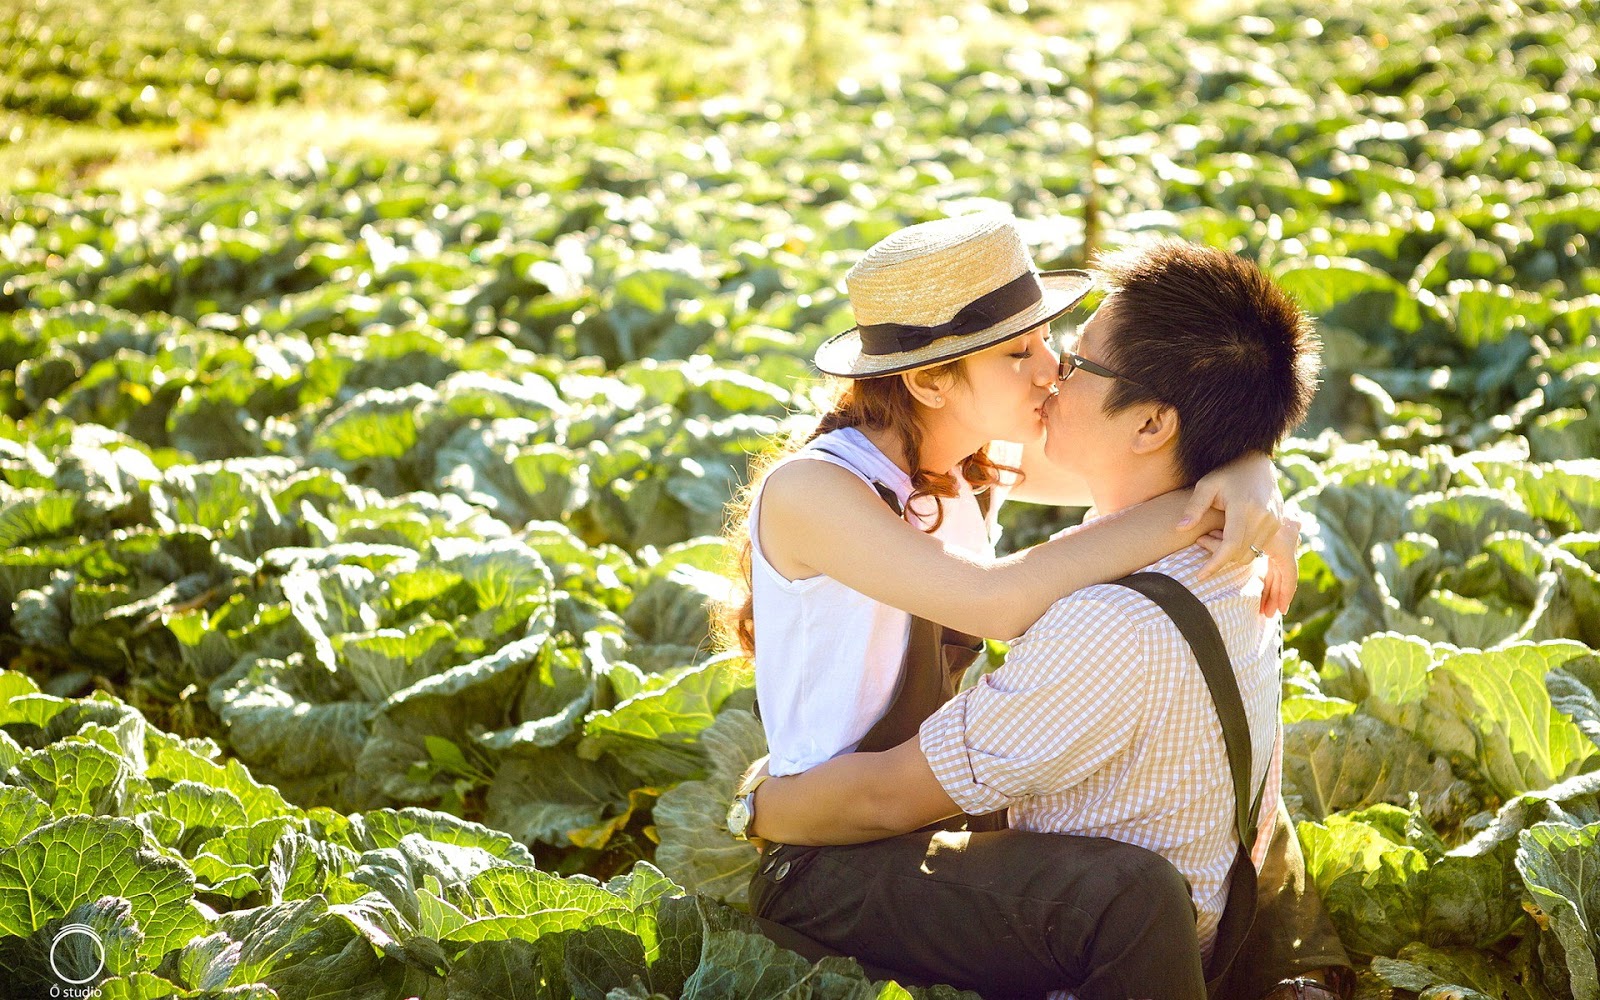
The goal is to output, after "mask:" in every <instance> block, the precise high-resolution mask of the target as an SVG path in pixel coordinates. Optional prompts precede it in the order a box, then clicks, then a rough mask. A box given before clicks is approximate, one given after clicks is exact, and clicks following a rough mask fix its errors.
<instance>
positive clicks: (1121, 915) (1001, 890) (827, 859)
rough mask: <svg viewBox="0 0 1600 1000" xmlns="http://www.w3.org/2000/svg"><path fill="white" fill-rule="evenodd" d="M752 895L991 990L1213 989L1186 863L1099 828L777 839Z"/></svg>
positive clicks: (792, 920) (821, 935)
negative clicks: (831, 843)
mask: <svg viewBox="0 0 1600 1000" xmlns="http://www.w3.org/2000/svg"><path fill="white" fill-rule="evenodd" d="M752 906H753V908H754V909H755V911H756V913H757V915H758V916H762V917H765V918H767V919H769V920H775V921H777V922H778V923H781V924H784V925H785V926H788V927H791V928H793V929H794V930H797V931H799V932H800V933H802V934H804V935H806V936H807V937H809V938H812V939H814V940H816V941H819V942H821V943H823V944H825V945H828V946H830V947H833V948H837V949H839V950H840V951H843V952H845V953H847V954H850V955H856V956H859V957H861V958H862V959H864V960H866V961H868V962H870V963H872V964H874V965H877V966H880V967H883V968H886V969H892V970H894V971H895V972H896V973H899V974H903V975H904V976H905V977H906V978H907V980H908V981H911V982H917V983H934V982H942V983H950V984H952V985H956V986H960V987H963V988H966V989H972V990H976V991H978V992H979V993H982V994H983V995H984V996H985V997H989V998H1000V997H1007V998H1009V997H1038V996H1040V995H1042V994H1043V993H1045V992H1046V991H1048V990H1052V989H1067V990H1070V991H1072V993H1073V995H1074V996H1076V997H1078V998H1079V1000H1113V998H1114V1000H1128V998H1130V997H1159V998H1162V1000H1185V998H1189V1000H1201V998H1203V997H1204V996H1205V980H1204V976H1203V974H1202V972H1201V965H1200V946H1199V942H1198V941H1197V939H1196V935H1195V919H1194V904H1193V902H1192V901H1191V900H1190V897H1189V891H1188V887H1187V885H1186V884H1185V883H1184V881H1183V878H1182V876H1181V875H1179V874H1178V871H1177V869H1176V868H1173V867H1172V865H1171V864H1170V863H1169V862H1167V861H1166V860H1165V859H1164V858H1162V857H1160V856H1159V855H1157V854H1155V853H1153V852H1151V851H1147V850H1144V849H1143V848H1139V847H1133V846H1131V845H1129V844H1123V843H1120V842H1117V841H1113V840H1106V839H1104V838H1099V837H1071V836H1066V835H1062V834H1047V833H1030V832H1026V831H1020V830H1001V831H995V832H992V833H947V832H937V833H928V832H922V833H913V834H907V835H905V836H903V837H895V838H893V839H890V840H881V841H876V842H874V843H870V844H858V845H854V846H850V847H825V848H804V847H782V848H778V849H777V850H776V851H774V852H772V853H771V854H769V855H768V856H766V857H763V859H762V861H761V865H760V869H759V870H758V873H757V875H756V879H755V882H754V883H753V885H752Z"/></svg>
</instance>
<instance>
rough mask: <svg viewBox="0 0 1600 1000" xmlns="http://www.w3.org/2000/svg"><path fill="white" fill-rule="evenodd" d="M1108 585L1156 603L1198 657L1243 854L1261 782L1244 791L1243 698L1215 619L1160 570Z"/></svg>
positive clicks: (1251, 837) (1251, 838)
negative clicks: (1218, 725) (1224, 756)
mask: <svg viewBox="0 0 1600 1000" xmlns="http://www.w3.org/2000/svg"><path fill="white" fill-rule="evenodd" d="M1112 583H1115V584H1118V585H1121V586H1123V587H1127V588H1129V589H1130V590H1134V591H1137V592H1139V593H1140V594H1143V595H1144V596H1145V597H1148V598H1149V599H1150V600H1152V601H1154V602H1155V603H1156V604H1158V605H1160V607H1161V609H1162V610H1163V611H1165V612H1166V613H1167V614H1168V615H1169V616H1170V617H1171V618H1172V620H1173V622H1174V623H1175V624H1176V625H1177V626H1178V631H1180V632H1182V633H1183V637H1184V639H1185V640H1187V641H1188V643H1189V648H1190V649H1192V650H1194V655H1195V659H1197V660H1199V661H1200V673H1201V674H1202V675H1203V676H1204V677H1205V679H1206V687H1207V688H1209V689H1210V691H1211V700H1212V701H1213V702H1215V703H1216V706H1217V718H1218V719H1220V720H1221V722H1222V742H1223V745H1224V746H1226V747H1227V750H1228V767H1229V769H1230V770H1231V771H1232V772H1233V794H1234V799H1235V827H1236V830H1237V832H1238V834H1239V844H1240V846H1241V847H1243V848H1244V850H1245V852H1246V854H1248V853H1249V851H1250V849H1251V847H1252V846H1253V845H1254V844H1255V840H1256V824H1257V819H1258V813H1259V810H1260V808H1261V795H1262V793H1264V792H1265V791H1266V787H1267V786H1266V782H1265V781H1264V780H1263V781H1262V783H1261V791H1259V792H1257V793H1256V795H1255V796H1254V798H1253V799H1252V797H1251V795H1250V757H1251V753H1250V724H1249V721H1248V720H1247V719H1246V717H1245V713H1244V700H1243V699H1242V698H1240V697H1239V682H1238V680H1237V679H1236V678H1235V677H1234V675H1233V663H1232V661H1230V660H1229V658H1228V647H1227V645H1226V644H1225V643H1224V642H1223V641H1222V633H1221V632H1220V631H1218V629H1217V622H1216V619H1214V618H1212V617H1211V612H1209V611H1207V610H1206V606H1205V605H1204V604H1203V603H1201V601H1200V598H1198V597H1196V596H1194V594H1192V593H1190V591H1189V588H1187V587H1185V586H1184V585H1183V584H1181V583H1179V582H1178V581H1176V580H1174V579H1173V578H1172V577H1170V576H1166V575H1165V574H1162V573H1135V574H1133V575H1132V576H1125V577H1123V578H1122V579H1120V580H1113V581H1112Z"/></svg>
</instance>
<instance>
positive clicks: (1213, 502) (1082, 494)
mask: <svg viewBox="0 0 1600 1000" xmlns="http://www.w3.org/2000/svg"><path fill="white" fill-rule="evenodd" d="M1012 447H1015V446H1014V445H1013V446H1012ZM1021 468H1022V474H1023V479H1022V482H1020V483H1018V484H1017V485H1016V487H1015V488H1014V489H1013V490H1012V491H1011V492H1010V493H1009V494H1007V497H1006V499H1008V500H1020V501H1022V502H1023V503H1039V504H1053V505H1055V506H1059V507H1087V506H1089V504H1090V502H1091V501H1090V498H1089V487H1088V484H1087V483H1085V482H1084V480H1083V477H1081V476H1079V475H1077V474H1076V473H1074V472H1071V471H1070V470H1068V469H1065V468H1063V467H1062V466H1061V465H1060V463H1058V462H1052V461H1051V460H1050V457H1049V456H1048V455H1046V454H1045V453H1044V447H1043V445H1042V444H1040V443H1034V444H1031V445H1026V446H1024V447H1023V449H1022V460H1021ZM1207 507H1215V508H1216V509H1217V510H1219V511H1222V512H1223V516H1224V518H1225V519H1226V522H1225V524H1224V527H1223V538H1222V543H1221V544H1220V545H1216V546H1214V547H1210V551H1211V552H1212V558H1211V559H1210V560H1208V561H1207V562H1206V566H1205V570H1204V571H1203V572H1202V574H1201V578H1202V579H1204V578H1205V577H1207V576H1210V575H1211V574H1213V573H1215V572H1216V571H1217V570H1219V569H1221V568H1222V567H1223V566H1226V565H1228V564H1229V563H1232V562H1236V561H1238V560H1241V559H1244V558H1245V553H1246V552H1247V551H1248V550H1249V549H1250V547H1251V546H1254V547H1256V548H1258V549H1265V548H1267V545H1268V543H1269V542H1271V541H1273V540H1274V539H1275V537H1276V536H1277V534H1278V531H1279V529H1280V527H1281V526H1282V518H1283V498H1282V496H1281V495H1280V494H1279V492H1278V471H1277V469H1276V468H1274V467H1273V465H1272V459H1271V458H1269V457H1267V456H1266V455H1263V454H1262V453H1261V452H1258V451H1253V452H1250V453H1249V454H1247V455H1243V456H1241V457H1239V458H1236V459H1234V460H1233V461H1232V462H1229V463H1228V464H1227V465H1224V466H1223V467H1222V468H1220V469H1216V470H1214V471H1213V472H1211V473H1210V474H1209V475H1206V476H1204V477H1202V478H1201V480H1200V481H1199V482H1198V483H1196V484H1195V487H1194V496H1193V498H1192V500H1191V502H1190V504H1189V506H1188V507H1187V508H1186V509H1185V515H1186V516H1187V515H1193V516H1196V517H1197V516H1199V514H1200V513H1201V512H1202V511H1204V510H1205V509H1206V508H1207ZM1152 561H1154V560H1152ZM1291 591H1292V588H1291Z"/></svg>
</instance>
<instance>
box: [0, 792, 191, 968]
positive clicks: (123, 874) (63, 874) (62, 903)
mask: <svg viewBox="0 0 1600 1000" xmlns="http://www.w3.org/2000/svg"><path fill="white" fill-rule="evenodd" d="M193 895H194V876H193V875H191V874H190V873H189V870H188V869H187V868H186V867H184V865H183V863H182V862H180V861H176V860H174V859H172V858H169V857H165V856H163V855H161V854H158V853H157V852H156V851H154V850H152V849H151V848H150V847H148V846H146V844H145V842H144V838H143V836H142V835H141V834H140V832H139V829H138V827H136V826H134V825H133V823H131V822H129V821H128V820H125V819H113V818H106V817H93V816H68V817H65V818H63V819H58V820H56V821H54V822H52V823H47V824H46V825H44V826H41V827H39V828H38V829H36V830H34V831H32V832H31V833H29V834H28V835H27V836H25V837H23V838H22V840H20V841H18V842H17V843H16V845H15V846H13V847H9V848H5V849H0V930H3V931H4V932H5V933H7V934H14V935H19V936H22V937H26V936H28V935H30V934H32V933H33V932H34V931H36V930H38V929H39V928H41V927H42V926H44V924H45V922H46V921H48V920H50V919H52V918H54V917H59V916H64V915H66V914H68V913H70V912H71V911H72V910H73V908H74V907H76V906H78V905H79V904H81V903H84V902H92V901H94V900H97V899H100V898H102V897H104V896H120V897H122V898H123V899H126V900H128V901H129V902H131V903H132V904H133V911H134V912H135V913H137V914H138V915H139V918H140V919H139V928H140V930H141V931H142V932H143V933H144V942H143V944H142V945H141V946H140V950H139V953H140V955H141V957H142V960H143V962H144V963H145V964H144V967H145V968H149V967H151V966H152V965H153V964H154V962H155V961H156V960H158V959H159V958H160V957H161V956H162V955H165V954H166V953H167V952H168V951H169V950H171V949H173V948H177V947H181V946H182V945H183V944H184V943H185V942H186V941H188V940H189V939H190V938H191V937H194V936H195V935H197V934H201V933H204V931H205V921H204V920H203V919H202V918H201V916H200V913H199V911H198V910H196V909H195V907H194V904H193V902H192V899H193Z"/></svg>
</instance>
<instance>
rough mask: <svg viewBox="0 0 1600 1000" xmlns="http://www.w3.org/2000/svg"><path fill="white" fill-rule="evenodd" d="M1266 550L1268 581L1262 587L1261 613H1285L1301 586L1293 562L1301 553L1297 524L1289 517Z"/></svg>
mask: <svg viewBox="0 0 1600 1000" xmlns="http://www.w3.org/2000/svg"><path fill="white" fill-rule="evenodd" d="M1265 551H1266V553H1267V578H1266V580H1265V581H1264V582H1263V583H1262V585H1261V613H1262V614H1264V615H1269V616H1270V615H1281V614H1285V613H1287V612H1288V610H1289V603H1290V602H1291V601H1293V600H1294V591H1295V588H1296V587H1298V586H1300V565H1299V561H1298V560H1297V559H1296V554H1297V553H1298V552H1299V551H1300V522H1299V521H1297V520H1295V519H1294V518H1292V517H1289V518H1285V519H1284V522H1283V527H1281V528H1279V529H1278V533H1277V534H1276V535H1273V536H1272V541H1270V542H1268V543H1267V545H1266V549H1265Z"/></svg>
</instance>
